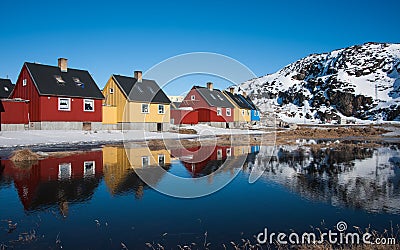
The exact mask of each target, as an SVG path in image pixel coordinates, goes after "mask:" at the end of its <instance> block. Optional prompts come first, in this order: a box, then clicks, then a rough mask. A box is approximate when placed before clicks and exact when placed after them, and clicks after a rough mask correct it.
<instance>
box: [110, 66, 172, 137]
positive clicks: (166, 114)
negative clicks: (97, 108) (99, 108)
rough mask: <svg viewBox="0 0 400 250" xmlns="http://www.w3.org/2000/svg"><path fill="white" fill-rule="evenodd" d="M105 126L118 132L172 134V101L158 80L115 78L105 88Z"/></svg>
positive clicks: (135, 77)
mask: <svg viewBox="0 0 400 250" xmlns="http://www.w3.org/2000/svg"><path fill="white" fill-rule="evenodd" d="M103 95H104V96H105V100H104V105H103V109H104V112H103V118H104V119H103V123H104V124H111V125H112V124H117V125H118V126H117V127H118V129H139V130H146V131H168V130H169V124H170V103H171V101H170V100H169V98H168V97H167V95H166V94H165V93H164V91H163V90H162V89H161V88H160V87H159V86H158V85H157V83H156V82H155V81H154V80H147V79H142V72H141V71H135V74H134V77H129V76H121V75H112V76H111V77H110V79H109V80H108V81H107V84H106V86H105V87H104V89H103Z"/></svg>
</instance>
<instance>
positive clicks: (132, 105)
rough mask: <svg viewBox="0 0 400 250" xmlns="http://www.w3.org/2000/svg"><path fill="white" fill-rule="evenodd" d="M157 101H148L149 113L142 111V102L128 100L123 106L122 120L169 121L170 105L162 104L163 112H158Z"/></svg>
mask: <svg viewBox="0 0 400 250" xmlns="http://www.w3.org/2000/svg"><path fill="white" fill-rule="evenodd" d="M158 105H159V104H157V103H150V104H149V110H150V113H148V114H144V113H142V103H138V102H129V103H128V105H126V106H125V107H124V111H125V112H123V115H122V116H121V117H123V119H122V120H123V121H124V122H166V123H169V122H170V106H169V104H167V105H165V104H161V105H164V114H159V113H158Z"/></svg>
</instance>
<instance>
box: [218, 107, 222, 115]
mask: <svg viewBox="0 0 400 250" xmlns="http://www.w3.org/2000/svg"><path fill="white" fill-rule="evenodd" d="M217 115H218V116H221V115H222V109H221V108H217Z"/></svg>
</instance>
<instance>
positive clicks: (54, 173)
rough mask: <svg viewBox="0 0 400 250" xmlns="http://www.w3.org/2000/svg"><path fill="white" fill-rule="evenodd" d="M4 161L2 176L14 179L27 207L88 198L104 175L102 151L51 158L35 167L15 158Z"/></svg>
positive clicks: (52, 204) (55, 204)
mask: <svg viewBox="0 0 400 250" xmlns="http://www.w3.org/2000/svg"><path fill="white" fill-rule="evenodd" d="M0 163H1V167H0V168H4V170H3V173H0V174H2V175H0V176H3V177H5V178H7V179H9V178H10V179H12V180H13V181H14V184H15V188H16V190H17V192H18V195H19V197H20V199H21V202H22V204H23V206H24V208H25V210H35V209H40V208H42V207H48V206H57V205H61V204H62V203H63V202H80V201H83V200H88V199H90V198H91V197H92V195H93V193H94V191H95V189H96V188H97V187H98V185H99V183H100V181H101V179H102V177H103V152H102V151H101V150H97V151H88V152H84V153H81V154H73V155H68V156H66V157H49V158H46V159H44V160H39V161H37V162H32V165H31V166H25V165H23V166H19V165H15V164H16V163H13V162H12V161H11V160H2V161H0ZM21 164H24V163H21ZM0 171H1V169H0Z"/></svg>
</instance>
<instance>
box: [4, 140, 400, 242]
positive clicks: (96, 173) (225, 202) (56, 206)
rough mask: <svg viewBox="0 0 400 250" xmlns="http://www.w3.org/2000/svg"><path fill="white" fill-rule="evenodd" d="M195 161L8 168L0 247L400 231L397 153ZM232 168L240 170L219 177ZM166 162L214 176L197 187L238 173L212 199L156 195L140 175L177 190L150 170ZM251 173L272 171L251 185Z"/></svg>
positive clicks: (113, 156)
mask: <svg viewBox="0 0 400 250" xmlns="http://www.w3.org/2000/svg"><path fill="white" fill-rule="evenodd" d="M191 151H193V153H188V152H187V151H181V150H166V149H158V150H149V149H148V148H145V147H136V148H132V149H129V151H128V152H126V151H125V149H124V148H123V147H120V146H105V147H102V148H98V149H92V150H86V151H84V152H79V153H77V154H64V155H57V156H51V157H47V158H46V159H44V160H40V161H37V162H31V163H29V164H14V163H13V162H11V161H9V160H7V159H6V160H1V166H0V204H1V205H0V244H2V245H3V246H9V247H15V248H17V249H45V248H46V249H49V248H50V249H56V248H61V247H62V248H64V249H121V242H123V244H124V245H125V246H126V247H128V248H129V249H147V247H146V243H151V244H155V245H157V243H159V244H161V245H162V246H164V247H166V248H167V249H171V248H172V249H176V248H177V247H176V246H177V245H189V244H191V243H195V244H196V246H197V247H198V248H201V247H199V246H203V245H204V241H206V242H207V243H211V245H210V246H209V247H210V248H211V249H221V248H222V244H223V243H224V244H226V245H230V242H231V241H234V242H240V241H241V239H250V240H251V241H253V242H254V237H253V236H254V235H256V234H258V233H259V232H261V231H263V230H264V228H265V227H267V228H268V230H269V231H276V232H290V230H295V231H297V232H299V233H302V232H305V231H312V229H311V226H312V227H320V228H329V229H332V228H334V227H335V225H336V223H337V222H338V221H345V222H346V223H347V224H348V226H349V227H352V226H359V227H361V228H365V227H368V226H369V225H370V226H371V228H373V229H376V230H378V231H383V230H384V229H390V227H391V225H393V227H395V225H397V224H400V151H399V148H398V145H396V144H391V145H383V146H379V147H376V148H364V147H354V146H348V147H341V148H340V149H328V148H322V149H318V150H317V149H315V150H311V149H310V148H307V147H298V146H279V147H278V148H277V149H275V150H274V149H273V148H269V147H258V146H252V147H249V146H243V147H224V146H221V147H216V148H207V152H209V154H207V156H206V157H205V156H204V155H202V154H203V152H202V150H198V148H193V149H191ZM127 155H129V157H128V156H127ZM271 156H272V158H271ZM197 158H198V159H197ZM128 159H130V161H129V160H128ZM227 159H230V160H231V162H232V164H231V165H230V166H228V167H227V168H226V169H224V171H221V172H218V174H215V175H212V173H213V172H215V171H216V170H218V169H219V168H220V167H221V165H222V164H223V163H224V162H225V161H226V160H227ZM243 161H244V162H245V163H244V164H242V162H243ZM235 162H238V163H240V164H239V165H235ZM158 163H160V164H161V165H162V166H163V168H164V169H166V170H167V171H168V172H169V173H172V174H174V175H177V176H181V177H186V178H200V177H204V176H206V178H203V179H204V180H202V181H201V182H199V183H200V184H199V185H200V188H201V186H203V187H207V186H209V185H213V183H215V182H216V179H224V178H231V177H232V175H234V174H235V173H237V172H238V171H239V173H238V175H237V176H236V178H234V179H233V181H232V182H231V183H229V184H228V185H227V186H226V187H224V188H223V189H221V190H219V191H218V192H216V193H213V194H211V195H208V196H205V197H201V198H196V199H181V198H173V197H169V196H167V195H164V194H161V193H159V192H157V191H155V190H153V189H152V188H149V187H148V186H147V185H146V184H145V183H144V182H143V181H142V180H141V179H140V178H139V177H138V175H137V173H136V172H135V171H141V173H142V174H145V175H146V176H148V177H149V179H150V181H151V183H152V185H156V186H161V187H162V186H163V185H166V186H168V185H172V186H173V185H174V183H170V182H171V181H170V180H169V179H168V178H165V176H164V175H163V174H160V173H159V172H157V171H154V169H155V167H154V166H153V165H156V164H158ZM252 170H254V171H263V170H264V171H265V172H264V173H263V175H262V177H261V178H260V179H259V180H257V181H256V182H255V183H253V184H249V182H248V178H249V173H250V171H252ZM206 232H207V233H206ZM205 235H206V236H205ZM197 247H195V248H197Z"/></svg>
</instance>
